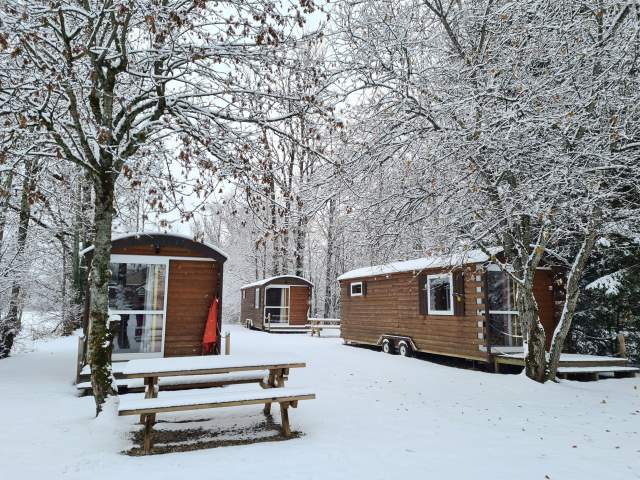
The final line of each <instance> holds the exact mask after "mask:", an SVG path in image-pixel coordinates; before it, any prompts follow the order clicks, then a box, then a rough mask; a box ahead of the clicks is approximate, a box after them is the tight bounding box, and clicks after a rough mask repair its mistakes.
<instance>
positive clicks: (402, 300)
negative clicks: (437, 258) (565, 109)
mask: <svg viewBox="0 0 640 480" xmlns="http://www.w3.org/2000/svg"><path fill="white" fill-rule="evenodd" d="M447 271H448V270H443V269H437V270H436V269H434V270H429V271H422V272H419V274H420V276H426V275H432V274H437V273H446V272H447ZM457 271H458V272H460V271H462V272H463V274H464V276H463V281H462V284H463V285H464V294H463V295H464V296H463V298H462V299H461V301H462V302H463V303H464V308H463V309H462V308H458V309H457V310H458V314H457V315H422V314H420V297H419V295H418V291H419V285H418V284H419V281H420V278H419V276H418V275H417V273H418V272H415V273H414V272H398V273H392V274H385V275H378V276H374V277H366V278H352V279H348V280H343V281H341V282H340V299H341V308H342V312H341V328H342V331H341V334H342V337H343V338H344V340H345V341H347V342H352V343H363V344H371V345H376V344H378V341H379V339H380V337H381V336H382V335H399V336H408V337H411V339H412V340H413V342H414V343H415V345H416V347H417V348H418V349H419V350H421V351H424V352H430V353H435V354H441V355H448V356H454V357H462V358H470V359H477V360H483V361H489V357H488V355H487V353H486V352H484V351H483V350H482V349H481V346H482V347H484V345H485V338H484V337H485V332H484V321H485V313H484V312H485V285H484V282H485V276H484V272H483V271H481V270H480V269H479V267H478V269H477V268H476V265H467V266H465V267H464V268H459V269H458V270H457ZM547 274H549V275H547ZM550 274H551V272H547V271H541V272H540V274H539V275H538V274H537V275H536V279H535V281H536V290H535V295H536V299H538V301H539V303H540V305H541V312H540V313H541V316H542V317H543V323H544V322H546V323H547V324H548V325H549V326H550V327H555V323H554V322H555V320H554V311H553V310H554V305H553V292H552V291H551V290H550V289H549V287H550V286H551V285H552V282H551V276H550ZM359 281H363V282H365V283H366V288H365V292H366V293H365V295H363V296H355V297H351V296H350V295H349V285H350V284H351V283H352V282H359ZM456 293H457V292H456ZM547 324H545V329H547ZM547 331H548V332H549V331H551V332H552V331H553V328H551V330H547Z"/></svg>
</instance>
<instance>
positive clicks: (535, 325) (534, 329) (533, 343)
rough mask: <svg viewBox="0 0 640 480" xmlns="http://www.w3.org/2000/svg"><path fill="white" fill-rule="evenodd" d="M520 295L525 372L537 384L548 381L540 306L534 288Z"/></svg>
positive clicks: (519, 307)
mask: <svg viewBox="0 0 640 480" xmlns="http://www.w3.org/2000/svg"><path fill="white" fill-rule="evenodd" d="M522 290H524V291H521V293H520V295H518V311H519V318H520V322H521V325H522V331H523V333H524V336H525V344H524V347H525V355H526V356H525V371H526V374H527V377H529V378H530V379H532V380H535V381H536V382H540V383H544V381H545V380H546V375H545V372H546V353H547V352H546V349H545V336H544V328H543V326H542V324H541V323H540V317H539V312H538V305H537V303H536V299H535V297H534V296H533V288H531V289H527V290H525V289H522Z"/></svg>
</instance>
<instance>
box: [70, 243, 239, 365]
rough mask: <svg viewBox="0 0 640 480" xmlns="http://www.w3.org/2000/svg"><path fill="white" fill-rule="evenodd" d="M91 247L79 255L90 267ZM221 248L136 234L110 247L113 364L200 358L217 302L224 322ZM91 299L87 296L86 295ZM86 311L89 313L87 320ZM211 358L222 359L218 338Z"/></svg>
mask: <svg viewBox="0 0 640 480" xmlns="http://www.w3.org/2000/svg"><path fill="white" fill-rule="evenodd" d="M92 252H93V247H89V248H87V249H85V250H83V251H82V252H81V254H82V255H84V257H85V259H86V260H87V261H86V263H87V264H89V262H90V259H91V256H92ZM226 260H227V256H226V254H225V253H224V252H222V251H221V250H220V249H219V248H217V247H215V246H214V245H210V244H207V243H203V242H196V241H194V240H193V239H191V238H189V237H187V236H183V235H178V234H163V233H135V234H131V235H125V236H120V237H115V238H114V239H113V240H112V242H111V281H110V282H109V315H110V318H112V319H114V318H115V319H118V318H119V320H116V321H115V322H113V324H112V330H113V331H114V340H113V360H114V361H118V360H131V359H136V358H153V357H177V356H185V355H200V354H201V353H202V351H203V349H202V339H203V333H204V328H205V324H206V321H207V318H208V316H209V309H210V307H211V304H212V302H213V300H214V299H215V298H218V299H219V303H218V332H220V326H221V322H222V274H223V266H224V262H225V261H226ZM87 295H88V292H87ZM87 317H88V311H86V312H85V319H86V318H87ZM213 353H220V335H218V339H217V345H215V346H214V349H213Z"/></svg>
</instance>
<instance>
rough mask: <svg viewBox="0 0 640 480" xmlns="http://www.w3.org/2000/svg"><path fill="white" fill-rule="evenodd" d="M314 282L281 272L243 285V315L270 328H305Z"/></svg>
mask: <svg viewBox="0 0 640 480" xmlns="http://www.w3.org/2000/svg"><path fill="white" fill-rule="evenodd" d="M312 290H313V284H312V283H311V282H310V281H309V280H306V279H304V278H301V277H297V276H295V275H280V276H276V277H270V278H265V279H263V280H258V281H256V282H253V283H249V284H248V285H244V286H243V287H241V289H240V292H241V302H240V319H241V322H242V323H243V324H244V325H245V326H247V327H249V328H256V329H259V330H265V331H269V332H305V331H306V330H307V318H308V316H309V307H310V306H311V295H312V293H313V292H312Z"/></svg>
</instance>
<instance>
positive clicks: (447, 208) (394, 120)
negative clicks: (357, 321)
mask: <svg viewBox="0 0 640 480" xmlns="http://www.w3.org/2000/svg"><path fill="white" fill-rule="evenodd" d="M636 9H637V7H635V6H633V5H628V4H616V3H612V4H607V5H604V4H602V2H596V1H593V2H590V1H575V2H569V1H567V2H555V1H544V0H541V1H536V2H533V3H532V2H515V1H507V2H495V1H491V0H487V1H482V2H470V1H469V2H466V1H463V2H459V1H451V2H442V1H440V0H433V1H431V0H424V1H422V2H413V1H395V2H367V3H359V2H353V3H347V4H345V6H344V7H343V8H342V9H341V10H340V11H339V26H340V28H341V33H342V35H341V38H343V39H344V45H341V46H340V49H339V51H338V54H339V55H340V56H341V57H342V58H344V56H343V53H344V52H348V54H347V55H346V61H345V63H348V69H347V71H348V72H349V75H350V76H349V80H348V81H347V82H345V91H346V93H347V94H348V95H349V96H351V97H353V95H355V93H359V94H361V95H362V98H363V102H362V103H363V106H362V108H361V109H360V110H359V112H358V115H357V117H356V118H355V119H354V120H353V121H354V122H357V123H356V124H357V126H358V127H357V128H358V133H357V135H356V142H357V145H362V144H364V145H366V147H365V148H363V149H360V150H359V151H357V150H355V149H354V151H353V153H352V155H351V158H350V159H349V161H348V164H349V165H350V168H349V169H348V170H347V175H348V177H349V178H362V175H363V174H366V175H368V176H369V177H371V175H372V174H376V175H378V174H382V175H384V182H383V183H382V184H380V188H378V189H377V191H376V192H375V195H376V197H375V199H373V198H369V199H365V202H364V203H365V204H368V205H370V208H371V209H379V208H378V207H379V206H380V205H384V207H383V211H384V214H385V215H380V216H378V217H377V218H378V219H379V221H380V223H381V224H383V225H384V226H386V228H381V229H379V231H383V232H384V231H388V230H389V229H390V226H391V225H393V226H394V227H395V230H396V231H395V232H391V234H390V236H391V237H394V238H400V237H405V238H406V237H411V235H410V234H407V233H406V231H407V226H408V227H410V228H413V229H415V230H414V233H415V234H416V235H415V236H414V239H413V241H419V242H420V243H421V245H422V248H423V249H468V248H474V247H475V248H482V249H485V251H487V252H490V247H494V246H501V247H502V250H503V252H504V262H499V259H497V258H494V261H497V262H499V263H500V265H501V266H502V268H503V269H504V271H505V272H507V273H508V274H510V275H511V276H512V278H513V279H514V281H515V282H516V284H517V286H518V288H517V305H518V311H519V320H520V322H521V324H522V327H523V328H522V329H523V335H524V340H525V349H526V373H527V375H528V376H529V377H530V378H532V379H534V380H536V381H540V382H544V381H546V380H547V379H553V378H555V373H556V369H557V365H558V360H559V356H560V352H561V350H562V347H563V344H564V340H565V337H566V334H567V331H568V329H569V327H570V325H571V319H572V317H573V313H574V311H575V305H576V302H577V300H578V296H579V283H580V278H581V276H582V274H583V272H584V268H585V265H586V262H587V260H588V258H589V256H590V254H591V251H592V249H593V246H594V244H595V242H596V240H597V238H598V237H599V236H600V235H603V234H605V233H607V232H613V231H620V230H625V229H629V227H630V224H632V223H633V222H634V221H635V218H637V212H638V202H637V198H638V196H637V188H638V183H637V179H638V175H639V173H640V172H639V169H638V166H637V164H636V162H635V156H636V155H637V149H638V147H639V145H640V144H638V142H637V139H638V134H639V131H638V128H639V126H640V124H639V122H638V117H637V113H636V112H635V109H634V108H632V107H631V106H632V105H636V104H637V102H638V98H637V95H638V88H637V87H638V74H637V71H638V70H637V57H636V55H635V50H633V49H628V48H626V46H627V45H631V44H634V43H635V42H637V33H636V32H637V24H638V16H637V11H636ZM365 59H366V60H365ZM365 61H366V62H368V63H369V64H370V65H371V67H370V68H366V67H365V66H364V65H363V63H364V62H365ZM632 192H633V193H632ZM543 258H546V259H547V261H551V262H555V263H558V264H560V265H562V266H563V267H564V268H565V269H566V285H565V290H566V298H565V302H564V308H563V311H562V315H561V318H560V322H559V324H558V328H557V329H556V330H555V332H552V334H553V342H552V347H551V353H550V355H549V358H547V356H546V352H545V332H544V329H543V327H542V324H541V323H540V321H539V316H538V310H537V304H536V301H535V297H534V296H533V277H534V274H535V271H536V269H537V268H538V266H539V265H540V262H541V261H542V259H543ZM548 333H551V332H548Z"/></svg>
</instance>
